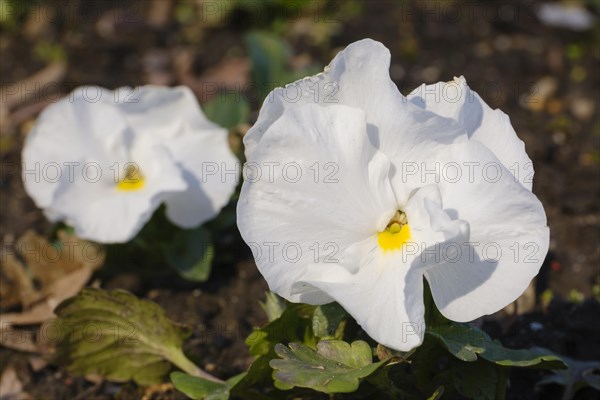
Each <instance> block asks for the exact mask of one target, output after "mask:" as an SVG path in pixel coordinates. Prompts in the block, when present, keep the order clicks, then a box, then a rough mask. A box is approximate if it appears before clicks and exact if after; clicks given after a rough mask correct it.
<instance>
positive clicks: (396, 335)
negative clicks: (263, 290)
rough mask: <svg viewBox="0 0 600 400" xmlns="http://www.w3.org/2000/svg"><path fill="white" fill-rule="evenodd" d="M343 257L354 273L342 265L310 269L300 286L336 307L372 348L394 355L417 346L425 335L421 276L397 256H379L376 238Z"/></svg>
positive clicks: (317, 265)
mask: <svg viewBox="0 0 600 400" xmlns="http://www.w3.org/2000/svg"><path fill="white" fill-rule="evenodd" d="M348 252H350V253H354V257H350V256H349V257H347V258H349V259H351V262H356V263H359V264H360V265H361V266H360V269H359V270H358V271H357V272H356V273H351V272H350V271H349V270H350V269H351V268H349V267H346V266H344V265H343V264H333V265H323V264H313V265H311V266H310V267H309V268H308V270H307V273H306V274H305V275H304V276H303V277H302V279H301V281H302V282H303V283H305V284H308V285H312V286H314V287H315V288H318V289H320V290H322V291H323V292H325V293H327V294H328V295H330V296H331V297H332V298H333V299H335V300H336V301H337V302H338V303H340V305H341V306H342V307H344V309H345V310H346V311H348V313H350V314H351V315H352V317H354V319H355V320H356V322H358V324H359V325H360V326H361V327H362V328H363V329H364V330H365V332H367V333H368V334H369V336H370V337H371V338H373V339H374V340H376V341H377V342H378V343H381V344H383V345H385V346H387V347H390V348H393V349H396V350H400V351H409V350H411V349H413V348H415V347H417V346H419V345H420V344H421V343H422V342H423V335H424V333H425V320H424V316H425V306H424V303H423V272H422V270H420V269H419V268H411V267H410V262H407V259H405V258H404V257H403V256H402V253H401V252H399V251H396V252H383V251H381V250H380V249H379V247H378V244H377V237H376V236H374V237H371V238H369V239H367V240H366V241H364V242H362V243H359V244H357V245H355V246H354V248H353V249H349V250H348ZM352 258H354V259H353V260H352ZM409 260H412V258H410V257H409Z"/></svg>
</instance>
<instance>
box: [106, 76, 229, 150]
mask: <svg viewBox="0 0 600 400" xmlns="http://www.w3.org/2000/svg"><path fill="white" fill-rule="evenodd" d="M102 99H103V100H104V101H105V102H107V103H109V104H111V105H113V106H115V107H117V108H118V109H119V110H120V111H121V112H122V113H123V116H124V117H125V118H126V119H127V121H128V123H129V125H130V126H131V128H132V130H133V132H134V134H136V135H144V136H150V137H153V138H155V139H156V140H160V141H164V140H169V139H174V138H176V137H180V136H183V135H186V134H190V133H191V134H206V133H205V131H209V132H208V133H209V134H210V133H211V132H212V131H214V130H218V129H221V128H220V127H219V126H218V125H216V124H214V123H213V122H211V121H210V120H209V119H208V118H206V116H205V115H204V113H202V110H201V108H200V106H199V105H198V101H197V100H196V96H195V95H194V93H193V92H192V91H191V90H190V89H189V88H188V87H186V86H177V87H173V88H170V87H162V86H153V85H146V86H139V87H135V88H131V87H122V88H118V89H115V90H114V91H113V92H110V94H109V95H106V96H103V97H102Z"/></svg>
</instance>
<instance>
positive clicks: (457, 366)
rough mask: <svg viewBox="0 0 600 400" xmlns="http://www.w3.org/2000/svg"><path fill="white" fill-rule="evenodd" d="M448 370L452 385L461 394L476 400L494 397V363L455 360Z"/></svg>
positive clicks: (488, 399)
mask: <svg viewBox="0 0 600 400" xmlns="http://www.w3.org/2000/svg"><path fill="white" fill-rule="evenodd" d="M450 371H451V375H450V376H451V377H452V383H453V384H454V387H455V388H456V390H457V391H458V392H459V393H460V394H462V395H463V396H465V397H467V398H469V399H477V400H493V399H494V398H495V396H496V385H497V381H498V376H497V374H496V369H495V367H494V364H490V363H489V362H485V361H478V362H461V361H456V362H454V363H453V365H452V367H451V369H450Z"/></svg>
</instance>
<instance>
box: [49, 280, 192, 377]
mask: <svg viewBox="0 0 600 400" xmlns="http://www.w3.org/2000/svg"><path fill="white" fill-rule="evenodd" d="M55 313H56V314H57V315H58V319H57V321H56V324H57V325H56V326H57V329H60V332H61V336H60V340H59V342H58V346H57V353H56V361H57V362H58V363H59V364H62V365H66V366H67V369H68V371H69V372H70V373H72V374H79V375H87V374H94V373H95V374H99V375H102V376H103V377H104V378H105V379H107V380H111V381H117V382H124V381H128V380H134V381H135V382H137V383H138V384H140V385H147V384H152V383H157V382H160V381H161V378H162V377H163V376H164V375H166V374H167V373H168V372H169V370H170V369H171V363H173V364H176V365H178V366H179V367H181V368H182V369H185V370H186V371H188V372H197V371H199V370H198V368H197V367H196V366H195V365H193V364H192V363H191V362H190V361H189V360H188V359H187V358H186V357H185V355H184V354H183V352H182V350H181V347H182V345H183V341H184V339H185V338H186V337H187V336H188V335H189V331H188V330H187V329H184V328H183V327H181V326H179V325H177V324H175V323H174V322H173V321H171V320H170V319H169V318H168V317H167V316H166V314H165V312H164V310H163V309H162V308H161V307H160V306H159V305H158V304H156V303H153V302H151V301H148V300H140V299H138V298H137V297H135V296H134V295H132V294H131V293H128V292H126V291H124V290H112V291H104V290H100V289H93V288H86V289H83V290H82V291H81V293H79V294H78V295H77V296H75V297H72V298H70V299H67V300H65V301H64V302H62V303H61V304H60V305H59V306H58V307H57V308H56V310H55Z"/></svg>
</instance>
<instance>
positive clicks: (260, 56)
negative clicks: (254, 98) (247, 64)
mask: <svg viewBox="0 0 600 400" xmlns="http://www.w3.org/2000/svg"><path fill="white" fill-rule="evenodd" d="M246 45H247V46H248V51H249V52H250V59H251V61H252V73H253V75H254V81H255V83H256V85H257V86H258V88H259V90H261V91H264V92H265V94H266V93H267V92H268V91H270V90H271V89H272V88H273V87H275V86H281V85H283V84H285V83H287V81H286V79H287V76H288V74H287V72H286V68H285V65H286V62H287V59H288V58H289V57H290V55H291V49H290V47H289V46H288V44H287V43H285V42H284V41H283V40H281V39H280V38H279V37H277V36H275V35H272V34H269V33H264V32H250V33H249V34H247V35H246Z"/></svg>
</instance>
